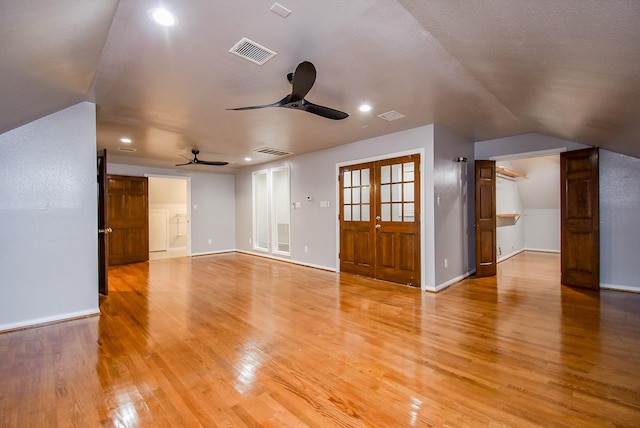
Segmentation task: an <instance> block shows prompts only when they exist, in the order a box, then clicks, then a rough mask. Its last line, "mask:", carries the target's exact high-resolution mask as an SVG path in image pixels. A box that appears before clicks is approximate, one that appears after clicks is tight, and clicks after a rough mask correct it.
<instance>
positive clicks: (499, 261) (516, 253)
mask: <svg viewBox="0 0 640 428" xmlns="http://www.w3.org/2000/svg"><path fill="white" fill-rule="evenodd" d="M525 251H527V250H525V249H524V248H523V249H521V250H518V251H516V252H514V253H510V254H507V255H506V256H502V257H500V258H498V259H497V260H496V263H501V262H503V261H505V260H508V259H510V258H511V257H515V256H517V255H518V254H520V253H524V252H525Z"/></svg>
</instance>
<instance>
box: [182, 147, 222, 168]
mask: <svg viewBox="0 0 640 428" xmlns="http://www.w3.org/2000/svg"><path fill="white" fill-rule="evenodd" d="M191 153H193V159H189V158H188V157H186V156H183V157H184V158H185V159H187V160H189V162H186V163H179V164H176V166H184V165H192V164H193V165H215V166H224V165H229V162H222V161H205V160H200V159H198V154H199V153H200V150H198V149H191Z"/></svg>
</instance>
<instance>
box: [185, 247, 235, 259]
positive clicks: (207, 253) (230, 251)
mask: <svg viewBox="0 0 640 428" xmlns="http://www.w3.org/2000/svg"><path fill="white" fill-rule="evenodd" d="M236 251H237V250H234V249H231V250H216V251H205V252H203V253H191V257H198V256H211V255H214V254H224V253H234V252H236Z"/></svg>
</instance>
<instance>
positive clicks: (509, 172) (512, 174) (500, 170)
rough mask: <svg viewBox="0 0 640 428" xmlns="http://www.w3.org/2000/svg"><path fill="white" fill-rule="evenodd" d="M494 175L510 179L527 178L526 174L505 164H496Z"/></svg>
mask: <svg viewBox="0 0 640 428" xmlns="http://www.w3.org/2000/svg"><path fill="white" fill-rule="evenodd" d="M496 175H500V176H502V177H506V178H510V179H512V180H515V179H517V178H527V175H526V174H523V173H522V172H520V171H516V170H513V169H511V168H507V167H506V166H496Z"/></svg>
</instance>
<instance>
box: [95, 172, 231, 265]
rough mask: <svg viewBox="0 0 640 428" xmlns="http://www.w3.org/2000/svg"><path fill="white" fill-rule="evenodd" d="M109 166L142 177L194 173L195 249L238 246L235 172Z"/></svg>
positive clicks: (212, 250)
mask: <svg viewBox="0 0 640 428" xmlns="http://www.w3.org/2000/svg"><path fill="white" fill-rule="evenodd" d="M203 167H204V168H206V166H203ZM107 169H108V172H109V174H118V175H131V176H138V177H142V176H144V175H145V174H149V175H164V176H175V177H190V178H191V195H190V201H191V202H190V203H191V206H190V213H191V253H192V254H193V255H199V254H210V253H216V252H221V251H233V250H235V248H236V242H235V228H236V221H235V214H236V213H235V207H236V205H235V200H234V198H235V177H234V176H233V175H232V174H219V173H207V172H194V171H190V170H184V171H179V170H172V169H162V168H151V167H143V166H135V165H125V164H116V163H108V164H107ZM209 239H211V244H209Z"/></svg>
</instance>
